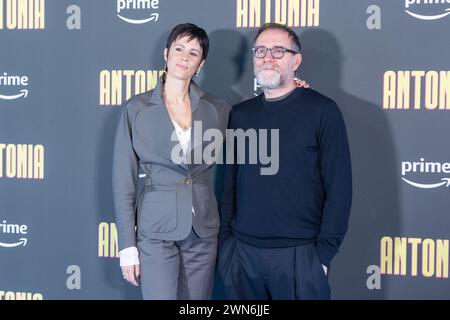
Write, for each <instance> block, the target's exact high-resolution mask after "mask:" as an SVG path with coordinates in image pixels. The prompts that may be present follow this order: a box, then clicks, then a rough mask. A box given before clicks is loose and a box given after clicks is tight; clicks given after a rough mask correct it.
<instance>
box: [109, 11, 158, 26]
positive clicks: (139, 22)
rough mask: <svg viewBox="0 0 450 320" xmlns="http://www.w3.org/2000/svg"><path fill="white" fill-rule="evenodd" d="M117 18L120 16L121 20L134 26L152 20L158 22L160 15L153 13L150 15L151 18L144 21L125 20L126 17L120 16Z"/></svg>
mask: <svg viewBox="0 0 450 320" xmlns="http://www.w3.org/2000/svg"><path fill="white" fill-rule="evenodd" d="M117 16H118V17H119V18H120V19H122V20H123V21H125V22H128V23H132V24H143V23H147V22H149V21H152V20H155V22H156V21H158V18H159V13H152V14H151V15H150V18H147V19H142V20H136V19H129V18H125V17H122V16H121V15H120V14H118V15H117Z"/></svg>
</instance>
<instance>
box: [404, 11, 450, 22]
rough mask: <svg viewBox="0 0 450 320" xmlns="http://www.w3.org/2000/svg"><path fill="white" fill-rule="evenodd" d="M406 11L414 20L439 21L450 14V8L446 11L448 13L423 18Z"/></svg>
mask: <svg viewBox="0 0 450 320" xmlns="http://www.w3.org/2000/svg"><path fill="white" fill-rule="evenodd" d="M405 11H406V13H408V14H409V15H410V16H413V17H414V18H417V19H421V20H438V19H442V18H444V17H446V16H448V15H449V14H450V8H448V9H445V11H447V12H445V13H441V14H438V15H435V16H423V15H420V14H417V13H414V12H411V11H409V10H405Z"/></svg>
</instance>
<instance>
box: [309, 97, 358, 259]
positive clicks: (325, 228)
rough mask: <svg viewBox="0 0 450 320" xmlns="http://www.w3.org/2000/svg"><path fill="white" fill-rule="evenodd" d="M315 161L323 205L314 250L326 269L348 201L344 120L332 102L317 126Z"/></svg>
mask: <svg viewBox="0 0 450 320" xmlns="http://www.w3.org/2000/svg"><path fill="white" fill-rule="evenodd" d="M319 162H320V164H319V165H320V171H321V178H322V183H323V186H324V191H325V203H324V206H323V211H322V220H321V226H320V232H319V235H318V238H317V244H316V251H317V255H318V257H319V260H320V262H321V263H322V264H323V265H325V266H327V267H329V265H330V262H331V260H332V259H333V257H334V256H335V254H336V253H337V252H338V250H339V246H340V245H341V243H342V241H343V240H344V236H345V234H346V232H347V227H348V220H349V215H350V209H351V202H352V173H351V160H350V150H349V145H348V138H347V132H346V128H345V123H344V119H343V117H342V114H341V112H340V110H339V108H338V106H337V105H336V104H335V103H334V102H332V103H329V104H327V105H326V106H324V109H323V113H322V115H321V118H320V124H319Z"/></svg>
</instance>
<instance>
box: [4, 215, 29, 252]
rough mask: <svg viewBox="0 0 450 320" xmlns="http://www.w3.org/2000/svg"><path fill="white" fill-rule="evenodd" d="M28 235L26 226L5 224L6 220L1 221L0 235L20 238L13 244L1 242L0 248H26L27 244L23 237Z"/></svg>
mask: <svg viewBox="0 0 450 320" xmlns="http://www.w3.org/2000/svg"><path fill="white" fill-rule="evenodd" d="M27 233H28V226H26V225H24V224H23V225H18V224H13V223H7V222H6V220H3V221H2V222H1V223H0V235H3V234H6V235H9V234H13V235H18V236H19V237H20V236H21V237H22V238H20V239H19V241H14V242H2V241H0V247H4V248H12V247H17V246H24V247H25V246H26V244H27V238H24V237H23V236H24V235H26V234H27Z"/></svg>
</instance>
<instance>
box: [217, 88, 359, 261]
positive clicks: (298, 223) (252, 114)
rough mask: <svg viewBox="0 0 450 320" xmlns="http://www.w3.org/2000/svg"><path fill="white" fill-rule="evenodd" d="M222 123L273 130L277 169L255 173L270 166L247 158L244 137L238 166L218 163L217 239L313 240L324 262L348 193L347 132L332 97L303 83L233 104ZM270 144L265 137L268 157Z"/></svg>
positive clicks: (337, 238)
mask: <svg viewBox="0 0 450 320" xmlns="http://www.w3.org/2000/svg"><path fill="white" fill-rule="evenodd" d="M229 128H230V129H234V130H236V129H243V130H244V131H246V130H248V129H256V130H258V129H268V131H270V129H278V130H279V169H278V172H277V173H276V174H275V175H261V168H267V167H269V166H270V165H269V164H265V165H264V164H262V163H261V162H260V161H259V160H260V159H259V157H258V162H257V164H249V162H248V160H249V156H248V153H249V150H250V148H249V145H248V143H247V145H246V147H247V148H245V150H246V151H245V152H244V153H242V152H241V153H240V157H241V158H242V157H244V154H245V159H246V162H245V164H227V165H226V169H225V182H224V192H223V195H222V203H221V210H220V213H221V232H220V235H219V245H220V242H221V241H222V240H223V239H226V238H227V237H228V235H229V234H230V232H231V233H232V234H233V235H234V236H235V237H236V238H238V239H239V240H241V241H243V242H246V243H248V244H250V245H253V246H256V247H265V248H280V247H290V246H298V245H302V244H306V243H315V244H316V251H317V254H318V257H319V260H320V261H321V263H322V264H324V265H326V266H329V264H330V261H331V259H332V258H333V257H334V255H335V254H336V253H337V252H338V248H339V246H340V244H341V243H342V240H343V239H344V236H345V234H346V232H347V225H348V218H349V213H350V207H351V199H352V177H351V163H350V152H349V146H348V140H347V133H346V129H345V124H344V120H343V118H342V115H341V112H340V110H339V108H338V107H337V105H336V103H335V102H334V101H332V100H331V99H329V98H327V97H325V96H323V95H321V94H320V93H318V92H316V91H314V90H312V89H304V88H298V89H295V90H294V91H293V92H292V93H290V94H289V95H288V96H286V97H285V98H283V99H281V100H279V101H267V100H265V98H264V95H263V94H261V95H259V96H257V97H255V98H253V99H250V100H247V101H244V102H242V103H240V104H237V105H236V106H234V107H233V109H232V111H231V113H230V121H229ZM268 137H270V133H268ZM231 140H232V139H229V141H228V143H230V142H231ZM234 140H235V141H234V143H235V149H236V146H237V145H238V143H237V141H236V139H234ZM274 140H275V139H274ZM247 141H248V140H247ZM273 143H275V141H270V138H269V147H268V150H269V155H270V153H271V151H272V150H276V149H274V147H273V145H272V144H273ZM235 151H236V153H239V150H235ZM272 158H274V155H272ZM273 161H274V159H272V162H273Z"/></svg>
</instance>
